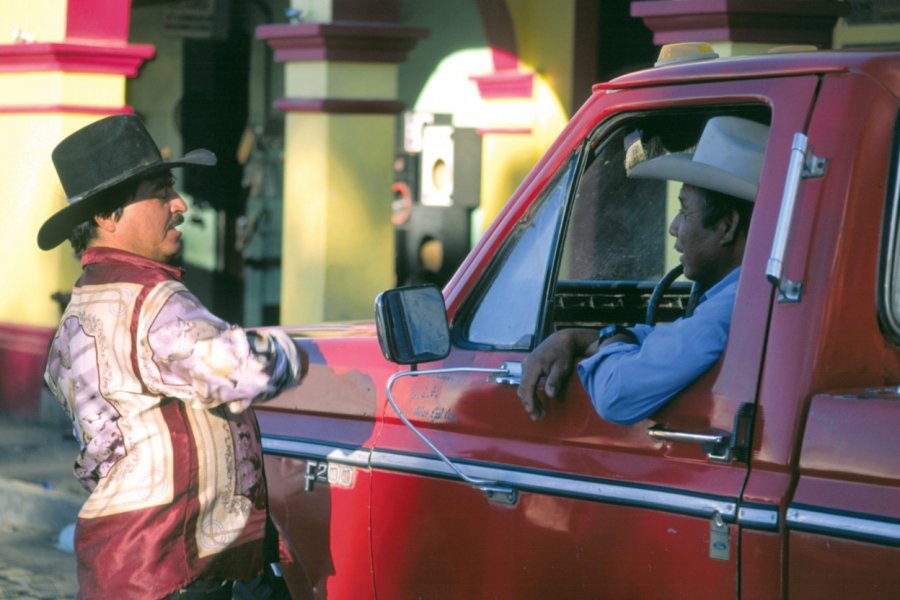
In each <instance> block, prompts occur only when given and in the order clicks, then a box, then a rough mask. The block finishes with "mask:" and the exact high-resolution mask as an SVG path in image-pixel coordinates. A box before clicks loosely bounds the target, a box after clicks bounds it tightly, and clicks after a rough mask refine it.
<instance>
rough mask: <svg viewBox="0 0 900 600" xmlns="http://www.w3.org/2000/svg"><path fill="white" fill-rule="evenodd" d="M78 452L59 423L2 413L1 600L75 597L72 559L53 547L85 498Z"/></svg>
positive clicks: (0, 504)
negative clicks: (78, 471)
mask: <svg viewBox="0 0 900 600" xmlns="http://www.w3.org/2000/svg"><path fill="white" fill-rule="evenodd" d="M77 452H78V443H77V442H76V441H75V440H74V438H73V437H72V435H71V430H70V429H69V428H68V427H67V426H66V425H64V421H63V419H59V420H58V421H54V420H52V419H50V420H46V421H45V422H42V423H35V422H31V421H21V420H19V419H15V418H12V417H9V416H8V415H4V414H0V599H6V598H30V599H35V600H56V599H60V598H72V597H73V596H74V594H75V591H76V589H77V582H76V578H75V555H74V554H73V553H72V552H71V551H63V550H60V549H58V548H57V545H58V543H59V534H60V532H61V531H62V530H63V528H65V527H66V526H67V525H69V524H71V523H74V522H75V516H76V515H77V514H78V510H79V508H80V507H81V504H82V503H83V502H84V500H85V498H86V497H87V494H86V493H85V492H84V491H83V490H82V489H81V487H80V486H79V485H78V483H77V482H76V480H75V476H74V475H73V474H72V464H73V463H74V461H75V456H76V454H77Z"/></svg>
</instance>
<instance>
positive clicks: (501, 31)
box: [471, 0, 534, 100]
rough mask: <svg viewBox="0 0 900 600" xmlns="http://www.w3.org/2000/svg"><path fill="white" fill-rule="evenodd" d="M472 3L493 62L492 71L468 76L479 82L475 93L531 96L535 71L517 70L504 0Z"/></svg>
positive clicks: (513, 36) (513, 33) (516, 54)
mask: <svg viewBox="0 0 900 600" xmlns="http://www.w3.org/2000/svg"><path fill="white" fill-rule="evenodd" d="M475 4H476V6H477V8H478V12H479V14H480V15H481V21H482V22H483V23H484V32H485V36H486V37H487V41H488V44H490V46H491V62H492V63H493V65H494V73H491V74H490V75H476V76H473V77H472V78H471V79H472V80H473V81H474V82H475V83H476V84H477V85H478V92H479V93H480V94H481V97H482V98H484V99H485V100H490V99H492V98H531V94H532V90H533V89H534V74H533V73H526V72H523V71H519V51H518V48H517V45H516V31H515V27H514V26H513V21H512V15H510V13H509V7H508V6H507V5H506V2H497V1H496V0H477V2H476V3H475Z"/></svg>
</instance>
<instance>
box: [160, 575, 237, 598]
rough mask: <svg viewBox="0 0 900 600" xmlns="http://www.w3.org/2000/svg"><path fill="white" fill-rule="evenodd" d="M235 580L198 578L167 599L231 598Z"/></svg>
mask: <svg viewBox="0 0 900 600" xmlns="http://www.w3.org/2000/svg"><path fill="white" fill-rule="evenodd" d="M233 583H234V582H233V581H229V580H227V579H218V578H216V579H198V580H197V581H195V582H193V583H191V584H190V585H187V586H185V587H183V588H181V589H180V590H175V591H174V592H172V593H171V594H169V595H168V596H166V597H165V600H193V599H195V598H196V599H197V600H231V588H232V584H233Z"/></svg>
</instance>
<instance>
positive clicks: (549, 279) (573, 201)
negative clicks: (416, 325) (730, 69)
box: [452, 101, 772, 352]
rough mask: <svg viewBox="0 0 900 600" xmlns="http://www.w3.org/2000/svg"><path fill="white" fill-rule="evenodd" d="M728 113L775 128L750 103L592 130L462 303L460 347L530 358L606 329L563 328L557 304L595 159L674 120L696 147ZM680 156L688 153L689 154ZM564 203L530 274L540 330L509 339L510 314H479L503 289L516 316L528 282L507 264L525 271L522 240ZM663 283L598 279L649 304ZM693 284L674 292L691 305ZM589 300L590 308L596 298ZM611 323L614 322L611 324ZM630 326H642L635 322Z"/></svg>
mask: <svg viewBox="0 0 900 600" xmlns="http://www.w3.org/2000/svg"><path fill="white" fill-rule="evenodd" d="M725 114H732V115H743V116H747V117H749V118H756V119H762V120H767V121H768V122H771V119H772V107H771V106H770V105H768V104H766V103H764V102H746V101H744V102H738V103H733V104H716V105H703V104H699V105H692V106H680V107H667V108H662V109H656V110H640V111H629V112H623V113H620V114H617V115H614V116H612V117H611V118H609V119H607V120H605V121H603V122H600V123H598V124H597V125H595V126H594V128H593V129H592V131H591V132H590V133H589V134H588V135H586V136H585V138H584V140H582V142H581V143H579V144H578V145H577V147H576V148H575V149H574V150H573V151H572V153H571V155H570V156H569V158H568V159H567V160H566V161H565V162H564V163H563V164H562V166H561V167H560V168H559V170H558V172H557V173H556V174H555V175H554V176H553V178H552V179H551V182H550V183H549V184H548V185H547V187H546V188H545V189H544V191H543V192H542V193H541V196H539V197H537V198H536V199H535V200H534V201H533V202H532V203H531V206H530V207H529V208H528V210H527V213H526V216H525V217H524V218H523V219H521V220H520V221H519V222H518V223H517V224H516V226H515V229H514V230H513V232H512V233H511V234H510V235H509V237H508V238H507V240H506V241H505V242H504V244H503V246H502V247H501V250H500V252H498V253H497V256H495V257H494V258H493V259H492V260H491V262H490V264H489V266H488V268H487V269H486V270H485V273H484V274H483V275H482V276H481V278H480V280H479V282H478V283H477V284H476V286H475V287H474V289H473V292H472V293H471V294H470V295H469V297H468V298H467V299H466V301H465V302H464V303H463V305H462V307H461V310H460V312H459V313H458V314H457V318H456V319H454V322H453V325H452V336H453V343H454V345H456V346H457V347H460V348H465V349H475V350H488V351H509V350H512V351H523V352H527V351H530V350H532V349H533V348H534V347H536V346H537V344H538V343H540V342H541V341H542V340H543V339H544V338H545V337H546V336H548V335H549V334H550V333H552V332H553V331H556V330H557V329H559V328H562V327H566V326H588V327H591V326H597V327H599V326H600V325H602V324H603V323H600V322H599V320H597V319H594V321H596V322H594V321H590V322H586V323H579V322H571V323H569V322H566V319H562V321H561V323H562V324H561V325H560V322H558V321H560V319H559V315H558V314H557V313H560V312H561V309H560V308H559V307H557V306H556V305H557V304H558V302H559V301H561V300H560V297H561V296H562V295H564V294H563V293H562V291H561V289H558V287H560V288H561V286H560V283H561V282H560V281H559V274H560V269H561V263H562V261H563V259H564V256H565V255H566V254H567V252H568V251H569V247H568V243H569V240H568V237H569V236H570V228H571V225H572V223H571V221H572V220H573V211H575V210H576V205H577V204H578V198H577V196H578V194H579V191H580V190H581V189H582V185H583V184H584V182H585V176H586V173H587V172H588V171H589V170H590V169H591V167H592V165H593V160H594V159H595V158H596V157H595V154H596V153H599V152H601V151H602V150H603V149H604V148H605V147H607V146H608V144H609V142H610V141H614V140H615V138H616V136H620V137H622V138H623V139H624V138H626V137H627V135H625V134H626V133H627V132H629V131H634V130H640V129H641V128H642V126H646V124H647V123H650V122H653V121H656V122H665V121H670V122H675V120H679V119H680V120H682V121H683V120H684V119H685V118H692V119H694V125H693V132H694V135H695V137H694V141H695V142H696V136H699V131H700V130H701V129H702V123H704V122H705V121H706V120H707V119H709V118H710V117H713V116H717V115H725ZM698 123H699V125H698ZM676 128H677V127H675V126H673V127H672V128H671V130H670V133H671V132H672V131H674V130H675V129H676ZM681 150H682V151H683V149H681ZM644 181H648V180H644ZM654 183H657V184H661V185H662V186H664V185H665V184H664V182H654ZM560 185H563V186H565V187H566V188H567V189H565V190H562V191H563V192H564V193H563V194H562V196H559V194H558V193H557V192H559V191H560V187H559V186H560ZM559 199H561V206H557V207H553V209H552V210H553V211H554V212H553V214H552V219H553V220H555V223H552V229H553V235H552V239H551V240H550V242H549V243H548V244H547V251H548V252H549V254H547V255H545V254H541V256H540V263H541V264H540V265H538V264H537V261H534V262H531V263H530V265H529V266H530V268H531V269H534V270H535V271H536V272H537V271H541V270H542V271H543V272H542V273H541V274H540V275H539V276H538V277H535V278H534V283H535V284H537V280H538V279H540V283H539V285H540V290H534V292H533V293H534V296H535V298H534V299H533V300H536V301H537V303H538V305H537V310H536V312H535V314H534V320H533V330H532V331H530V332H526V331H522V334H521V335H519V336H517V337H515V340H513V339H512V337H513V336H511V335H507V336H506V337H505V338H504V337H502V336H501V335H500V334H498V333H496V332H497V331H499V329H500V328H502V327H504V326H505V324H506V323H508V319H506V318H505V317H504V315H497V314H496V310H495V311H494V317H493V318H492V317H490V316H488V317H484V316H483V314H482V313H481V312H480V311H481V310H482V309H483V308H484V306H485V301H486V299H489V300H488V301H489V303H490V305H491V306H493V307H494V308H496V307H497V306H498V305H499V304H503V303H502V302H501V303H498V302H497V300H496V299H495V298H492V297H491V296H492V292H493V290H495V289H496V288H497V286H500V287H501V288H507V287H508V288H509V289H510V290H516V291H515V292H512V291H504V290H501V292H502V293H501V294H499V295H500V296H503V297H504V298H507V299H508V300H509V301H508V302H506V303H505V304H503V305H504V307H505V308H504V310H505V311H506V313H505V314H506V315H509V314H510V313H513V312H515V311H517V310H518V307H517V302H518V301H519V298H520V295H521V293H522V289H523V287H528V286H527V285H524V280H521V281H519V284H518V285H516V286H512V285H508V283H509V281H508V280H509V279H510V278H509V277H504V272H506V271H508V270H509V269H508V268H506V267H507V265H513V269H514V270H515V271H517V272H521V271H522V270H523V269H522V265H521V264H519V267H518V268H517V267H516V263H517V261H518V262H519V263H521V262H522V260H523V256H522V255H523V254H528V251H529V250H530V249H526V251H525V252H523V249H522V244H521V243H520V242H521V241H522V240H523V238H525V236H526V234H527V232H528V231H529V228H530V227H531V226H532V224H533V222H534V220H535V218H536V217H538V215H539V214H540V213H541V211H542V210H544V209H545V207H546V206H547V204H548V202H553V201H558V200H559ZM663 209H664V210H665V203H664V204H663ZM669 220H670V219H669V215H663V225H662V227H661V231H662V234H663V236H664V240H663V242H662V245H663V247H665V246H668V245H671V244H672V241H671V240H672V238H670V237H669V236H668V233H667V230H668V225H669ZM671 266H673V265H666V267H667V268H670V267H671ZM665 270H666V269H664V270H663V271H662V273H660V275H659V277H662V275H663V274H664V273H665ZM656 281H658V279H657V280H646V281H643V280H642V281H637V280H628V281H626V280H616V279H598V280H596V283H599V284H601V285H600V286H598V287H601V288H602V287H603V285H602V284H609V285H607V287H610V286H611V287H612V288H622V289H624V288H628V290H627V291H626V292H624V295H625V296H628V297H638V296H641V297H643V298H645V299H646V298H648V297H649V296H650V292H651V291H652V290H653V285H654V284H655V283H656ZM581 283H584V284H585V286H583V287H585V289H584V290H580V291H578V293H577V294H575V295H574V296H579V297H581V298H583V297H585V296H590V293H588V292H587V288H588V287H590V285H589V284H590V283H591V282H590V281H585V282H581ZM689 285H690V284H689V282H687V281H680V282H679V283H678V284H676V286H675V288H676V291H675V294H676V295H683V296H684V297H685V300H686V298H687V295H688V291H689ZM632 288H633V289H632ZM682 288H684V289H682ZM517 294H518V295H517ZM570 295H571V294H570ZM585 301H586V302H588V303H590V298H588V300H585ZM671 303H672V304H673V305H677V304H678V298H675V299H674V300H673V301H672V302H671ZM529 306H530V305H529ZM630 312H631V313H635V312H636V311H634V310H631V311H630ZM665 312H666V314H667V315H668V316H667V317H665V318H663V319H662V320H672V319H674V318H675V315H674V314H672V313H673V310H672V309H671V308H669V309H667V310H666V311H665ZM476 322H483V323H488V324H490V325H489V327H494V328H496V329H494V330H493V331H491V330H484V329H482V328H481V327H480V325H479V326H478V327H479V328H478V329H477V331H473V324H475V325H477V323H476ZM607 322H612V320H610V321H607ZM629 322H641V321H639V320H636V319H632V320H631V321H629ZM519 325H520V326H522V323H521V322H520V323H519ZM492 336H493V337H492Z"/></svg>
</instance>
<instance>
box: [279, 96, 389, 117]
mask: <svg viewBox="0 0 900 600" xmlns="http://www.w3.org/2000/svg"><path fill="white" fill-rule="evenodd" d="M275 108H276V109H278V110H282V111H285V112H321V113H331V114H369V115H396V114H399V113H401V112H403V110H404V109H405V108H406V104H405V103H403V102H401V101H400V100H366V99H357V98H282V99H281V100H276V101H275Z"/></svg>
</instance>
